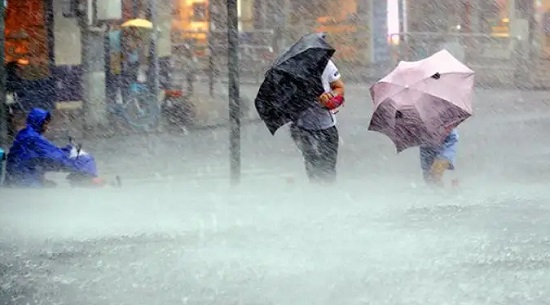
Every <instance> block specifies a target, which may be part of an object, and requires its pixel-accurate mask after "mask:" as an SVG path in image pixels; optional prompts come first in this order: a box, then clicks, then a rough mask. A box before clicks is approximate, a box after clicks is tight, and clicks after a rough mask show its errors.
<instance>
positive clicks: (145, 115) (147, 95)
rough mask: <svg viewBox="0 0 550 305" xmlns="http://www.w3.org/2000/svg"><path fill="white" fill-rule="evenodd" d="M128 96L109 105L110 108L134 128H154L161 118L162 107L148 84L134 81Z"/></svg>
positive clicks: (110, 110)
mask: <svg viewBox="0 0 550 305" xmlns="http://www.w3.org/2000/svg"><path fill="white" fill-rule="evenodd" d="M128 90H129V92H128V95H127V98H126V99H124V98H121V99H120V100H121V102H120V103H114V104H111V105H109V107H108V110H109V112H110V113H112V114H114V115H115V116H118V117H121V118H122V119H124V121H125V122H126V123H127V124H128V125H130V126H131V127H132V128H134V129H137V130H140V131H145V132H147V131H150V130H152V129H154V128H155V127H156V126H157V125H158V123H159V120H160V115H161V109H160V105H159V103H158V101H157V97H156V96H154V95H153V94H152V93H151V91H150V90H149V88H148V87H147V85H145V84H142V83H139V82H133V83H131V84H130V87H129V88H128Z"/></svg>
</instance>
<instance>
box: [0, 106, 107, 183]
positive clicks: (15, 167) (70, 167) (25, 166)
mask: <svg viewBox="0 0 550 305" xmlns="http://www.w3.org/2000/svg"><path fill="white" fill-rule="evenodd" d="M49 118H50V113H49V112H48V111H46V110H43V109H39V108H34V109H32V110H31V112H30V113H29V115H28V117H27V127H26V128H25V129H23V130H21V131H20V132H19V133H18V134H17V136H16V137H15V141H14V142H13V144H12V147H11V148H10V150H9V153H8V158H7V161H6V177H5V181H4V184H5V185H6V186H14V187H18V186H20V187H42V186H44V174H45V173H46V172H47V171H68V172H72V173H79V174H84V175H88V176H90V177H96V176H97V173H96V172H95V169H94V171H90V170H89V168H88V167H87V166H83V165H84V164H87V162H83V161H85V160H80V161H79V159H78V158H77V159H75V158H70V149H67V148H59V147H57V146H55V145H54V144H53V143H51V142H50V141H48V140H47V139H46V138H45V137H44V136H43V135H42V129H43V126H44V123H45V122H46V121H47V120H48V119H49Z"/></svg>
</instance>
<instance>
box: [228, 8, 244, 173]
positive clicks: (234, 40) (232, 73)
mask: <svg viewBox="0 0 550 305" xmlns="http://www.w3.org/2000/svg"><path fill="white" fill-rule="evenodd" d="M227 40H228V42H229V49H228V51H227V57H228V70H229V72H228V78H229V82H228V83H229V85H228V86H229V88H228V89H229V90H228V91H229V126H230V135H229V143H230V162H231V182H232V183H233V184H238V183H239V182H240V180H241V126H240V125H241V121H240V112H241V111H240V98H239V18H238V13H237V0H227Z"/></svg>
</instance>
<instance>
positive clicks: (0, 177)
mask: <svg viewBox="0 0 550 305" xmlns="http://www.w3.org/2000/svg"><path fill="white" fill-rule="evenodd" d="M5 160H6V154H5V153H4V150H2V148H0V186H1V185H2V184H4V161H5Z"/></svg>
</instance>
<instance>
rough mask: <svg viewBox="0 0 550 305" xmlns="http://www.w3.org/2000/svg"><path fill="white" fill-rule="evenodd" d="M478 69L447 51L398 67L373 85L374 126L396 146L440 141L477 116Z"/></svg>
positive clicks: (429, 143)
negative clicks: (474, 103)
mask: <svg viewBox="0 0 550 305" xmlns="http://www.w3.org/2000/svg"><path fill="white" fill-rule="evenodd" d="M473 88H474V71H472V70H471V69H470V68H468V67H467V66H465V65H464V64H462V63H461V62H460V61H458V60H457V59H456V58H454V57H453V56H452V55H451V54H450V53H449V52H448V51H446V50H442V51H439V52H437V53H436V54H434V55H432V56H430V57H428V58H426V59H423V60H420V61H415V62H404V61H402V62H400V63H399V65H398V66H397V68H395V70H393V71H392V72H391V73H390V74H389V75H387V76H386V77H384V78H383V79H382V80H380V81H379V82H378V83H376V84H374V85H373V86H372V87H371V89H370V92H371V96H372V99H373V102H374V113H373V115H372V119H371V122H370V125H369V130H372V131H377V132H381V133H383V134H385V135H387V136H388V137H389V138H390V139H391V140H392V141H393V142H394V143H395V146H396V148H397V151H398V152H400V151H403V150H405V149H407V148H409V147H414V146H419V145H440V144H441V143H442V142H443V140H444V139H445V137H446V136H447V135H448V134H449V132H450V130H452V129H453V128H455V127H457V126H458V125H459V124H460V123H462V122H463V121H464V120H466V119H467V118H468V117H470V116H471V115H472V97H473Z"/></svg>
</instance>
